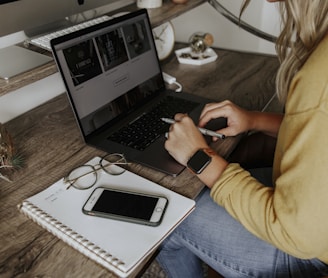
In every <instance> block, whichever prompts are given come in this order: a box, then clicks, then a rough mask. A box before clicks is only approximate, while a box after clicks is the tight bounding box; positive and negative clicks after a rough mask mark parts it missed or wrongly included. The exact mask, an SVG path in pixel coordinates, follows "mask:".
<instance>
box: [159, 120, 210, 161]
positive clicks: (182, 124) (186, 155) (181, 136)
mask: <svg viewBox="0 0 328 278" xmlns="http://www.w3.org/2000/svg"><path fill="white" fill-rule="evenodd" d="M174 120H175V121H176V123H174V124H172V125H171V127H170V130H169V132H168V136H167V140H166V142H165V148H166V150H167V151H168V152H169V153H170V155H171V156H172V157H173V158H174V159H175V160H176V161H178V162H179V163H181V164H182V165H185V166H186V164H187V162H188V160H189V159H190V157H191V156H192V155H193V154H194V153H195V152H196V151H197V150H199V149H202V148H208V145H207V143H206V141H205V139H204V137H203V135H202V134H201V133H200V132H199V130H198V128H197V127H196V126H195V124H194V122H193V120H192V119H191V118H190V117H188V116H187V115H185V114H176V115H175V117H174Z"/></svg>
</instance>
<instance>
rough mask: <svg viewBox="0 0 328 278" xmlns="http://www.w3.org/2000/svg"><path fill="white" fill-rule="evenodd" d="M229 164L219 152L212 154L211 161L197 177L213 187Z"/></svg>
mask: <svg viewBox="0 0 328 278" xmlns="http://www.w3.org/2000/svg"><path fill="white" fill-rule="evenodd" d="M213 152H214V151H213ZM227 166H228V162H227V161H226V160H225V159H223V158H222V157H221V156H219V155H217V154H212V155H211V161H210V163H209V164H208V165H207V166H206V168H205V169H204V170H203V171H202V172H201V173H200V174H198V175H197V177H198V178H199V179H200V180H201V181H202V182H203V183H204V184H205V185H206V186H207V187H209V188H212V186H213V185H214V184H215V183H216V181H217V180H218V179H219V178H220V176H221V174H222V173H223V172H224V170H225V168H226V167H227Z"/></svg>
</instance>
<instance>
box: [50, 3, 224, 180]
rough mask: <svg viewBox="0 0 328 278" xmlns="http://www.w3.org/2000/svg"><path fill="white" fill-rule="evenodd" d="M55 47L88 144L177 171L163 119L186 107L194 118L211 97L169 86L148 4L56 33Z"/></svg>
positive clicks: (185, 110) (53, 45)
mask: <svg viewBox="0 0 328 278" xmlns="http://www.w3.org/2000/svg"><path fill="white" fill-rule="evenodd" d="M51 48H52V51H53V54H54V58H55V61H56V63H57V67H58V69H59V72H60V74H61V76H62V78H63V81H64V83H65V86H66V90H67V95H68V98H69V101H70V103H71V106H72V109H73V111H74V115H75V118H76V120H77V123H78V126H79V129H80V131H81V134H82V136H83V139H84V141H85V142H86V144H88V145H91V146H94V147H96V148H98V149H101V150H103V151H106V152H108V153H122V154H124V155H125V156H126V158H127V159H128V160H129V161H133V162H137V163H140V164H142V165H145V166H148V167H150V168H153V169H156V170H158V171H161V172H164V173H166V174H169V175H172V176H176V175H178V174H179V173H180V172H181V171H182V170H183V169H184V166H182V165H181V164H179V163H178V162H176V161H175V160H174V159H173V158H172V157H171V156H170V155H169V153H168V152H167V151H166V150H165V148H164V143H165V140H166V138H165V132H166V131H168V129H169V125H168V124H166V123H164V122H162V121H161V120H160V118H161V117H169V118H172V117H174V115H175V114H176V113H178V112H182V113H188V114H189V115H190V116H191V117H192V118H193V119H194V121H195V122H197V121H198V118H199V115H200V112H201V110H202V108H203V106H204V104H205V103H208V102H210V100H209V99H205V98H202V97H199V96H195V95H192V94H188V93H185V92H181V93H176V92H174V91H172V90H168V89H166V87H165V83H164V80H163V76H162V71H161V67H160V63H159V60H158V56H157V52H156V47H155V42H154V38H153V35H152V29H151V25H150V21H149V17H148V14H147V10H146V9H140V10H137V11H135V12H131V13H129V14H126V15H123V16H120V17H117V18H114V19H112V20H109V21H106V22H103V23H100V24H97V25H94V26H91V27H88V28H86V29H83V30H80V31H77V32H74V33H71V34H68V35H65V36H62V37H59V38H56V39H53V40H52V41H51ZM158 105H159V106H158ZM223 125H225V123H223V122H222V126H223ZM154 130H155V131H154ZM140 133H142V134H141V135H140ZM154 133H155V135H153V134H154Z"/></svg>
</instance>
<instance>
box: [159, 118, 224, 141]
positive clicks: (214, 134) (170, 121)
mask: <svg viewBox="0 0 328 278" xmlns="http://www.w3.org/2000/svg"><path fill="white" fill-rule="evenodd" d="M161 120H162V121H163V122H165V123H167V124H174V123H175V120H173V119H169V118H161ZM198 130H199V131H200V133H201V134H203V135H208V136H212V137H217V138H220V139H224V138H225V135H224V134H221V133H217V132H215V131H212V130H208V129H206V128H202V127H198Z"/></svg>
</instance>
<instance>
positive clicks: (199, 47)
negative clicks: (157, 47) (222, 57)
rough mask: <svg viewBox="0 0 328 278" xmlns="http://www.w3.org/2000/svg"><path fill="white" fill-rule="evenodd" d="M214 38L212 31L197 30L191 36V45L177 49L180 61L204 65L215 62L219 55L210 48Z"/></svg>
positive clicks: (176, 52)
mask: <svg viewBox="0 0 328 278" xmlns="http://www.w3.org/2000/svg"><path fill="white" fill-rule="evenodd" d="M213 42H214V39H213V36H212V35H211V34H210V33H203V32H196V33H194V34H192V35H191V36H190V38H189V45H190V47H186V48H183V49H179V50H176V51H175V54H176V56H177V58H178V61H179V63H181V64H190V65H198V66H200V65H204V64H207V63H210V62H213V61H215V60H216V58H217V57H218V56H217V54H216V53H215V51H214V50H213V49H212V48H210V46H211V45H212V44H213Z"/></svg>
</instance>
